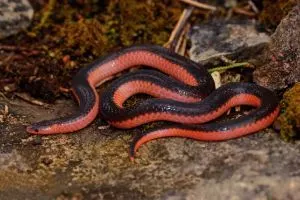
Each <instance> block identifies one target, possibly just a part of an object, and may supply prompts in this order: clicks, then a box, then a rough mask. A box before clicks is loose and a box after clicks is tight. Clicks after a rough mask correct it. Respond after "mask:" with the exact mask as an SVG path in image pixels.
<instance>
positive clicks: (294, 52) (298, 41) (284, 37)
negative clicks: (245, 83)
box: [253, 2, 300, 90]
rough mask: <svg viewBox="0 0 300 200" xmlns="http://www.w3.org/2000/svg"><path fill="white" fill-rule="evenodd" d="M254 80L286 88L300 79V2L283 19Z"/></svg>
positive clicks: (275, 87) (270, 85) (270, 86)
mask: <svg viewBox="0 0 300 200" xmlns="http://www.w3.org/2000/svg"><path fill="white" fill-rule="evenodd" d="M261 60H262V61H263V63H265V64H263V65H262V66H261V67H259V68H258V69H257V70H256V71H255V72H254V77H253V78H254V81H255V82H256V83H258V84H259V85H262V86H265V87H268V88H270V89H273V90H275V89H284V88H287V87H288V86H290V85H292V84H293V83H295V82H298V81H300V2H298V4H297V5H296V6H295V7H294V8H293V10H292V11H290V13H289V14H288V15H287V16H286V17H285V18H284V19H283V20H282V21H281V23H280V24H279V25H278V27H277V29H276V31H275V33H274V34H273V35H272V41H271V43H270V45H269V48H268V49H267V50H266V51H265V52H264V54H263V56H262V58H261Z"/></svg>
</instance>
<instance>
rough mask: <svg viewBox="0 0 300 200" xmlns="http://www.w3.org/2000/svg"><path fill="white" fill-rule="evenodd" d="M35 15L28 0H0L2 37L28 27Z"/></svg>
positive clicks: (0, 33)
mask: <svg viewBox="0 0 300 200" xmlns="http://www.w3.org/2000/svg"><path fill="white" fill-rule="evenodd" d="M32 17H33V8H32V7H31V5H30V3H29V2H28V1H27V0H1V1H0V39H2V38H5V37H8V36H10V35H13V34H16V33H18V32H19V31H21V30H23V29H26V28H27V27H28V26H29V24H30V22H31V20H32Z"/></svg>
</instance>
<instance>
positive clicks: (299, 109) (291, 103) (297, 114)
mask: <svg viewBox="0 0 300 200" xmlns="http://www.w3.org/2000/svg"><path fill="white" fill-rule="evenodd" d="M299 94H300V83H296V84H295V85H294V87H293V88H291V89H290V90H288V91H287V92H286V93H285V94H284V97H283V100H282V101H281V103H280V104H281V109H282V113H281V115H280V116H279V117H278V119H277V120H278V122H279V124H280V135H281V137H282V138H283V139H284V140H286V141H289V140H291V139H293V138H295V137H299V136H300V135H299V134H300V132H299V130H300V95H299Z"/></svg>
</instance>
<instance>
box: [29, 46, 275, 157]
mask: <svg viewBox="0 0 300 200" xmlns="http://www.w3.org/2000/svg"><path fill="white" fill-rule="evenodd" d="M141 65H142V66H145V69H140V70H138V71H135V72H130V73H127V74H124V75H123V76H121V77H120V78H119V79H117V80H114V81H112V83H111V84H110V86H109V87H108V88H107V89H106V90H105V91H104V92H103V93H102V94H101V96H99V94H98V93H97V91H96V87H97V86H98V85H99V84H100V83H103V82H105V81H106V80H108V79H109V78H111V77H114V76H116V75H117V74H119V73H121V72H124V71H126V70H129V69H131V68H133V67H136V66H141ZM72 92H73V94H74V96H75V98H76V100H77V102H78V104H79V109H78V111H77V112H75V113H74V114H73V115H70V116H66V117H62V118H58V119H52V120H45V121H40V122H36V123H33V124H32V125H29V126H27V128H26V130H27V132H29V133H31V134H39V135H49V134H60V133H71V132H75V131H78V130H80V129H83V128H85V127H86V126H88V125H89V124H90V123H92V121H93V120H94V119H95V118H96V117H97V115H98V114H99V115H100V118H101V119H104V120H106V121H108V123H109V124H111V125H112V126H114V127H117V128H122V129H130V128H134V127H137V126H140V125H142V124H145V123H149V122H154V121H168V122H169V124H166V125H163V126H158V127H154V128H152V129H150V130H147V131H145V132H142V133H139V134H137V136H136V137H135V138H134V139H133V142H132V143H131V145H130V151H129V152H130V158H131V159H133V158H134V155H135V153H136V151H137V150H138V148H139V147H140V146H141V145H142V144H144V143H146V142H148V141H151V140H154V139H158V138H163V137H185V138H191V139H196V140H202V141H223V140H228V139H233V138H237V137H242V136H245V135H247V134H250V133H254V132H257V131H259V130H262V129H265V128H267V127H268V126H270V125H271V124H272V123H273V121H274V120H275V119H276V117H277V116H278V114H279V110H280V108H279V100H278V97H277V95H276V94H275V93H274V92H273V91H271V90H269V89H267V88H264V87H262V86H259V85H257V84H255V83H246V82H244V83H242V82H240V83H228V84H225V85H223V86H221V87H219V88H217V89H215V84H214V81H213V79H212V77H211V75H210V73H209V72H208V70H207V69H206V68H205V67H204V66H202V65H200V64H199V63H196V62H194V61H192V60H190V59H188V58H186V57H184V56H181V55H179V54H176V53H174V52H172V51H170V50H169V49H167V48H164V47H161V46H157V45H135V46H131V47H126V48H123V49H120V50H118V51H115V52H113V53H111V54H108V55H106V56H103V57H101V58H99V59H97V60H95V61H94V62H93V63H91V64H89V65H88V66H86V67H84V68H81V69H80V70H79V72H78V73H77V74H76V75H75V76H74V77H73V79H72ZM139 93H145V94H148V95H150V96H152V97H154V98H148V99H146V100H144V101H142V102H139V103H137V105H134V106H124V104H125V102H126V100H128V99H129V98H130V97H131V96H133V95H135V94H139ZM242 105H246V106H251V107H254V108H255V109H252V110H250V111H249V113H247V114H245V115H242V116H240V117H238V118H234V119H229V120H221V121H217V122H216V121H213V122H211V121H212V120H215V119H217V118H219V117H220V116H222V115H224V114H225V113H226V112H227V111H228V110H230V108H233V107H236V106H242Z"/></svg>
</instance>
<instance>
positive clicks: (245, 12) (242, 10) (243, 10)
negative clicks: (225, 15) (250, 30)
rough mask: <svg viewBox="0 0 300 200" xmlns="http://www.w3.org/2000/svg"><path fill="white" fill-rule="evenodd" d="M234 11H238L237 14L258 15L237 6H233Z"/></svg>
mask: <svg viewBox="0 0 300 200" xmlns="http://www.w3.org/2000/svg"><path fill="white" fill-rule="evenodd" d="M232 11H233V12H235V13H237V14H241V15H246V16H249V17H255V16H256V13H253V12H250V11H248V10H245V9H243V8H237V7H236V8H233V9H232Z"/></svg>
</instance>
